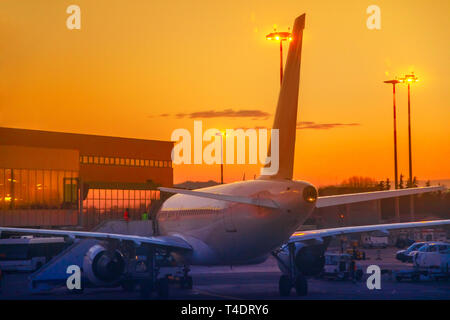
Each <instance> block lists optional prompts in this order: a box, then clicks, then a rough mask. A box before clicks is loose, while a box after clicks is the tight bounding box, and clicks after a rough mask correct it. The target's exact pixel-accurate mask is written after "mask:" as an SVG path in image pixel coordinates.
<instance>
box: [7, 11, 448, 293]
mask: <svg viewBox="0 0 450 320" xmlns="http://www.w3.org/2000/svg"><path fill="white" fill-rule="evenodd" d="M304 26H305V14H303V15H301V16H299V17H297V18H296V20H295V22H294V27H293V32H292V41H291V42H290V46H289V51H288V58H287V61H286V68H285V74H284V78H283V82H282V86H281V89H280V93H279V99H278V105H277V109H276V114H275V118H274V123H273V128H274V129H278V130H279V150H280V156H279V170H278V172H277V173H276V174H274V175H261V176H260V177H258V178H257V179H255V180H251V181H239V182H234V183H228V184H222V185H217V186H213V187H207V188H201V189H197V190H183V189H176V188H165V187H161V188H159V189H160V191H162V192H168V193H171V194H174V195H172V196H171V197H169V198H168V199H167V200H165V201H164V202H163V204H162V205H161V207H160V209H159V211H158V212H157V213H156V216H155V217H154V223H153V225H154V226H153V229H154V230H153V233H152V236H138V235H133V234H116V233H104V232H88V231H68V230H45V229H26V228H9V227H0V232H2V231H3V232H20V233H32V234H49V235H59V236H65V237H69V238H91V239H97V240H99V241H102V243H105V245H101V246H99V245H95V246H93V247H92V248H90V249H89V250H88V252H87V253H86V259H85V260H84V262H85V264H86V265H84V268H83V272H86V273H87V276H88V278H89V280H90V281H91V282H93V283H96V284H98V285H109V284H112V283H118V282H120V281H122V280H123V278H124V277H125V274H126V273H127V271H126V270H128V268H127V265H128V264H129V261H130V260H132V259H129V260H127V259H126V257H127V256H131V257H135V256H134V255H133V254H131V253H130V250H133V249H130V248H131V247H133V248H135V247H144V248H146V266H147V268H148V269H147V273H146V275H145V278H144V279H140V280H139V281H140V282H139V283H140V289H141V293H142V294H143V296H148V295H149V294H150V293H151V292H153V291H156V292H158V294H159V295H160V296H161V297H167V295H168V281H167V278H164V277H159V270H160V268H159V267H158V265H157V261H156V260H157V259H156V258H157V257H161V256H164V255H170V256H171V257H172V258H173V259H174V260H175V261H176V263H177V265H180V266H185V267H184V269H183V272H184V273H183V277H182V281H183V283H185V287H187V288H192V277H190V276H189V266H192V265H204V266H213V265H227V266H228V265H229V266H232V265H238V264H239V265H240V264H252V263H258V262H262V261H264V260H265V259H266V258H267V257H268V256H270V255H271V254H272V255H273V256H274V257H275V258H276V259H277V260H278V263H279V265H280V269H281V271H282V275H281V277H280V279H279V292H280V295H282V296H286V295H289V294H290V292H291V290H292V289H293V288H295V290H296V292H297V294H298V295H306V294H307V291H308V286H307V277H308V276H311V275H314V274H317V273H318V272H320V270H321V269H322V267H323V265H324V252H325V250H326V249H327V246H328V244H329V243H330V240H331V238H332V237H335V236H338V235H344V234H352V233H361V232H371V231H375V230H381V231H385V232H388V231H389V230H392V229H405V228H418V227H430V226H438V225H448V224H450V220H437V221H421V222H408V223H393V224H379V225H369V226H357V227H341V228H334V229H322V230H312V231H301V232H296V231H297V230H298V229H299V227H301V226H302V224H304V222H305V221H306V220H307V219H308V217H310V215H311V214H312V212H313V210H314V208H324V207H330V206H338V205H345V204H351V203H358V202H364V201H372V200H379V199H386V198H393V197H400V196H408V195H414V194H420V193H425V192H435V191H441V190H444V189H443V188H442V187H439V186H432V187H423V188H409V189H401V190H387V191H377V192H367V193H357V194H345V195H335V196H325V197H319V196H318V193H317V189H316V188H315V187H314V186H313V185H312V184H311V183H309V182H306V181H298V180H293V166H294V148H295V136H296V122H297V109H298V93H299V83H300V62H301V50H302V40H303V29H304ZM130 244H131V245H130ZM127 252H128V253H127ZM161 253H162V255H161Z"/></svg>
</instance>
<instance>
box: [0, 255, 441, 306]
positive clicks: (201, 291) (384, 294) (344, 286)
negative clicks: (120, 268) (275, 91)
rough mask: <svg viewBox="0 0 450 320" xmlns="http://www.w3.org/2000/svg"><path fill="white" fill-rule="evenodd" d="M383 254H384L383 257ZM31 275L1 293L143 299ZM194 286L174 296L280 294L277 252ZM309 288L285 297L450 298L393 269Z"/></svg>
mask: <svg viewBox="0 0 450 320" xmlns="http://www.w3.org/2000/svg"><path fill="white" fill-rule="evenodd" d="M365 251H366V255H367V258H368V259H367V260H365V261H358V263H360V265H361V266H362V268H363V270H364V271H365V270H366V267H367V266H368V265H371V264H376V265H378V266H380V268H381V269H386V270H400V269H408V268H411V264H407V263H401V262H399V261H397V260H395V258H394V255H395V252H396V251H397V249H396V248H388V249H383V250H380V252H379V253H378V252H377V250H374V249H370V250H365ZM378 258H381V260H379V259H378ZM28 275H29V274H25V273H7V274H5V278H4V283H3V292H2V293H1V294H0V299H32V300H35V299H46V300H47V299H50V300H52V299H69V300H72V299H89V300H91V299H140V296H139V292H138V291H136V292H125V291H123V290H122V289H121V288H96V289H95V288H86V289H85V290H84V292H83V293H82V294H73V293H70V292H69V291H68V290H67V289H66V288H56V289H53V290H51V291H49V292H45V293H33V294H32V293H30V292H29V291H28V279H27V278H28ZM191 275H192V277H193V280H194V288H193V289H192V290H181V289H179V288H178V286H176V285H173V286H171V288H170V299H236V300H239V299H280V298H281V297H280V296H279V294H278V279H279V276H280V271H279V269H278V267H277V265H276V261H275V259H274V258H272V257H271V258H269V259H268V260H267V261H266V262H264V263H263V264H259V265H252V266H236V267H233V268H231V269H230V267H193V268H192V272H191ZM308 287H309V293H308V295H307V296H306V297H298V296H296V295H295V291H294V290H293V291H292V293H291V296H289V297H283V298H282V299H351V300H356V299H444V300H449V299H450V282H449V281H440V282H436V281H423V282H417V283H413V282H401V283H398V282H397V281H396V280H395V278H394V277H393V276H392V275H390V274H384V275H382V278H381V290H369V289H368V288H367V286H366V281H365V280H363V281H361V282H357V283H353V282H351V281H339V280H324V279H315V278H310V279H309V281H308Z"/></svg>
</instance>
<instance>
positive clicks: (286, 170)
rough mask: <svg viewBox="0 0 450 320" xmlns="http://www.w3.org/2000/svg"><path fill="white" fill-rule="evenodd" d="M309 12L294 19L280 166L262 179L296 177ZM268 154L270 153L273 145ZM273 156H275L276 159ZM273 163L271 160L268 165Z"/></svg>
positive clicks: (279, 114)
mask: <svg viewBox="0 0 450 320" xmlns="http://www.w3.org/2000/svg"><path fill="white" fill-rule="evenodd" d="M304 28H305V14H303V15H301V16H299V17H297V18H296V19H295V22H294V28H293V32H292V40H291V42H290V45H289V51H288V57H287V61H286V67H285V71H284V77H283V82H282V84H281V89H280V95H279V97H278V105H277V110H276V113H275V118H274V122H273V127H272V128H273V129H278V130H279V167H278V172H277V173H276V174H273V175H264V174H263V175H261V177H260V178H261V179H289V180H291V179H292V176H293V169H294V149H295V134H296V128H297V108H298V90H299V83H300V62H301V56H302V40H303V29H304ZM268 156H270V148H269V153H268ZM272 159H273V158H272ZM269 166H271V163H268V164H267V165H266V167H269Z"/></svg>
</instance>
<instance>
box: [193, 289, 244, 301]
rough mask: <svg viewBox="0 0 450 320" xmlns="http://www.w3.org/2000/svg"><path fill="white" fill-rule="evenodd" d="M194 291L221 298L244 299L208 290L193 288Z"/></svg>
mask: <svg viewBox="0 0 450 320" xmlns="http://www.w3.org/2000/svg"><path fill="white" fill-rule="evenodd" d="M193 291H195V292H194V293H199V294H204V295H207V296H211V297H217V298H222V299H229V300H244V299H241V298H238V297H232V296H225V295H221V294H217V293H212V292H208V291H203V290H198V289H195V290H193Z"/></svg>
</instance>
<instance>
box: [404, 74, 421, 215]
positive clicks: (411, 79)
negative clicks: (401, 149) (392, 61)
mask: <svg viewBox="0 0 450 320" xmlns="http://www.w3.org/2000/svg"><path fill="white" fill-rule="evenodd" d="M400 81H401V82H402V83H406V84H408V142H409V147H408V148H409V181H408V185H409V188H412V187H413V173H412V155H411V83H414V82H417V81H419V78H417V77H416V76H415V75H414V72H412V73H411V74H407V75H405V76H404V77H403V78H400ZM409 207H410V214H411V221H414V220H415V214H414V196H412V195H411V196H410V197H409Z"/></svg>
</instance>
